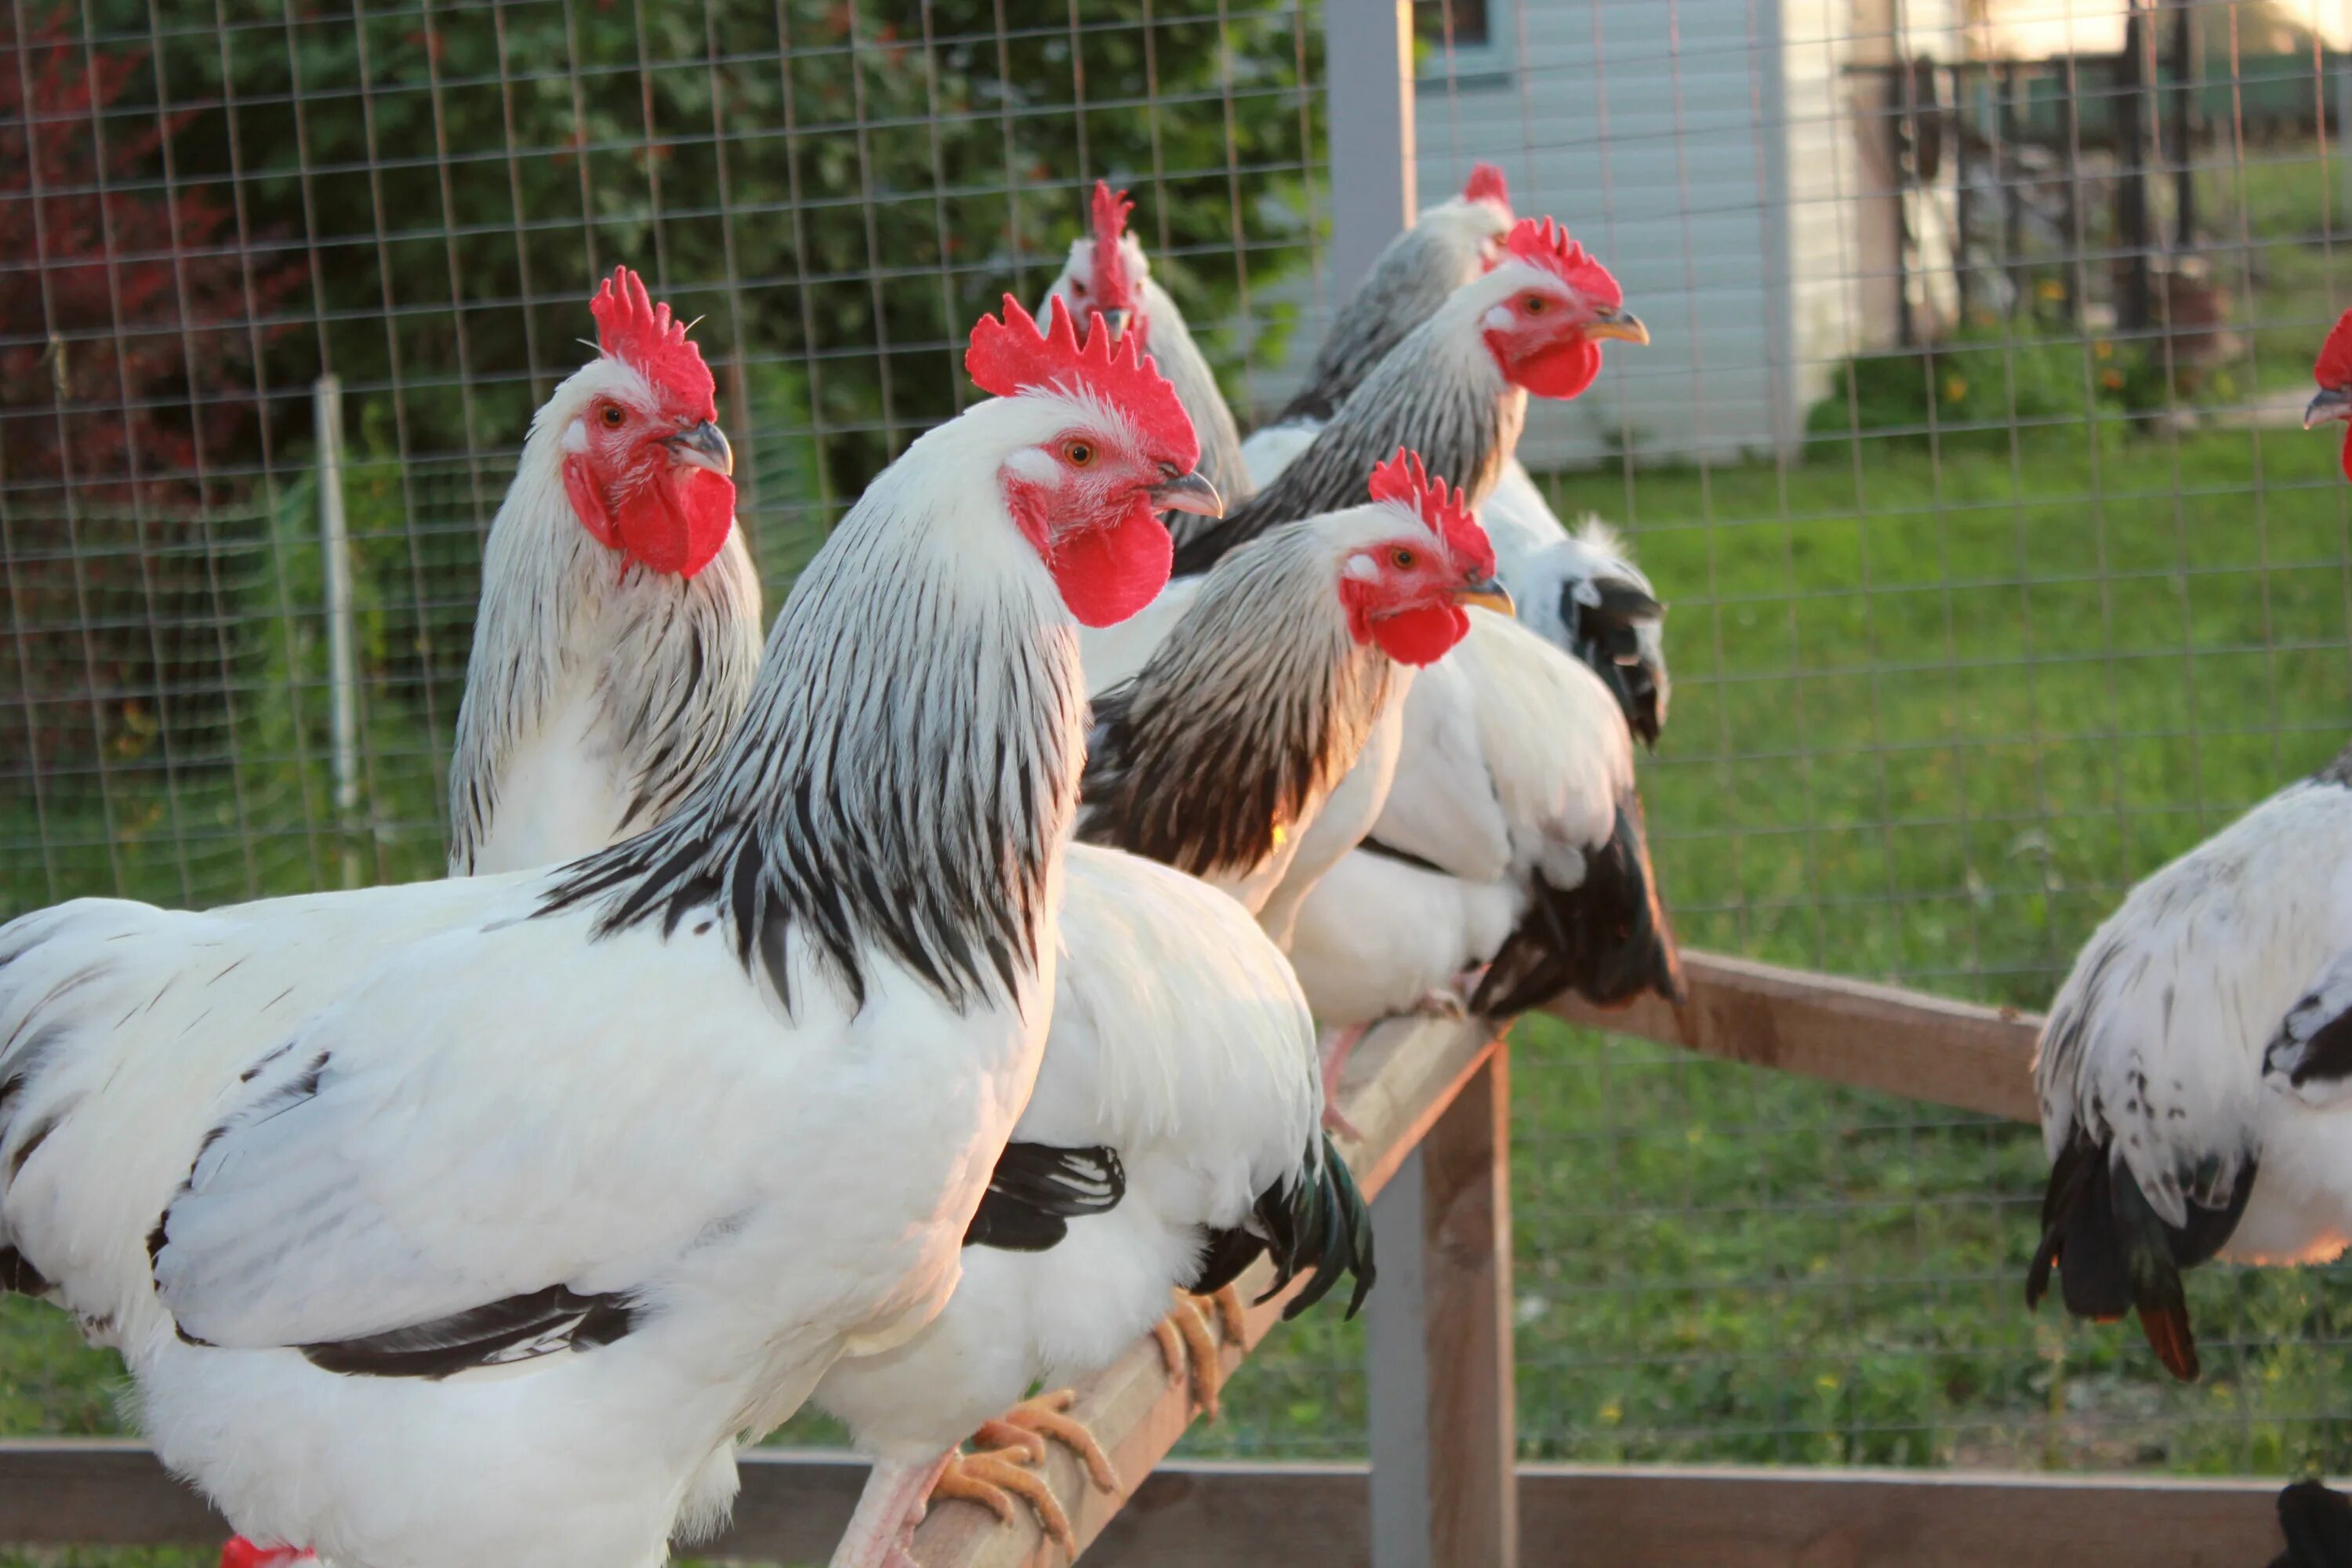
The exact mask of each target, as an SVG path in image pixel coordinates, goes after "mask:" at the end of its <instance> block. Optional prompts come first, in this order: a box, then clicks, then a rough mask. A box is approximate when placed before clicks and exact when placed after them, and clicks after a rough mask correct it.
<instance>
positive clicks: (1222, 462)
mask: <svg viewBox="0 0 2352 1568" xmlns="http://www.w3.org/2000/svg"><path fill="white" fill-rule="evenodd" d="M1134 210H1135V204H1134V203H1133V202H1130V201H1129V200H1128V199H1127V193H1126V192H1125V191H1113V190H1112V189H1111V188H1110V185H1109V183H1108V182H1107V181H1103V180H1097V181H1096V182H1095V194H1094V202H1093V205H1092V208H1091V210H1090V212H1089V215H1088V216H1089V218H1090V219H1091V222H1090V224H1089V226H1088V231H1087V233H1085V234H1083V235H1080V236H1079V237H1077V238H1076V239H1074V240H1072V241H1070V256H1069V259H1068V260H1067V261H1066V262H1064V263H1063V264H1062V270H1061V273H1060V275H1059V276H1058V277H1056V278H1055V279H1054V282H1053V286H1052V287H1051V288H1050V289H1047V290H1046V293H1045V299H1046V301H1047V303H1048V305H1050V304H1051V302H1052V301H1053V300H1056V299H1059V300H1063V301H1064V302H1066V304H1067V305H1068V306H1069V307H1070V309H1071V310H1072V311H1074V312H1075V313H1076V314H1079V315H1084V314H1085V313H1086V312H1087V310H1100V311H1101V312H1102V313H1103V319H1104V320H1105V321H1108V322H1109V323H1110V325H1111V328H1112V330H1113V331H1119V332H1129V331H1131V332H1134V333H1135V334H1136V335H1137V337H1138V339H1139V341H1140V342H1141V343H1142V345H1143V352H1144V353H1148V354H1150V356H1151V357H1152V359H1153V361H1154V362H1155V363H1158V364H1159V366H1160V374H1162V375H1164V376H1166V377H1167V378H1168V384H1169V385H1171V386H1172V387H1174V388H1175V389H1176V395H1177V397H1178V398H1179V399H1180V400H1181V402H1182V403H1183V405H1184V412H1185V413H1187V414H1189V415H1191V416H1192V428H1193V429H1195V430H1197V431H1199V432H1200V435H1201V472H1202V475H1204V476H1205V477H1206V478H1207V479H1208V480H1209V481H1210V482H1211V483H1212V484H1213V485H1215V486H1216V487H1217V493H1218V494H1219V495H1220V496H1222V497H1223V498H1224V501H1225V504H1226V505H1227V506H1232V505H1234V503H1236V502H1238V501H1243V500H1248V499H1249V497H1250V496H1251V494H1252V493H1253V492H1255V489H1257V487H1256V485H1255V484H1254V483H1253V482H1252V481H1251V479H1250V472H1249V467H1248V465H1247V464H1245V463H1244V462H1243V461H1242V437H1241V431H1240V430H1239V429H1238V428H1237V427H1236V426H1234V411H1233V408H1232V407H1231V405H1228V404H1227V403H1226V402H1225V395H1224V392H1223V389H1222V388H1221V387H1219V386H1218V385H1217V373H1216V372H1215V371H1214V370H1213V369H1211V368H1210V365H1209V362H1208V360H1207V358H1206V357H1205V356H1203V355H1202V353H1201V350H1200V346H1199V345H1198V344H1196V343H1194V342H1192V328H1191V326H1190V325H1188V324H1187V323H1186V321H1185V320H1184V312H1183V311H1182V310H1179V309H1178V308H1177V305H1176V301H1175V300H1174V299H1172V298H1171V296H1170V295H1169V292H1168V290H1167V289H1163V288H1161V287H1160V284H1159V282H1158V280H1157V279H1154V278H1153V277H1152V276H1151V259H1150V257H1148V256H1146V255H1145V254H1144V251H1143V245H1142V242H1141V241H1139V240H1138V239H1137V238H1136V237H1135V236H1133V235H1132V234H1129V232H1128V230H1127V215H1128V214H1129V213H1130V212H1133V211H1134ZM1198 526H1200V524H1199V523H1198V521H1196V520H1195V519H1193V518H1191V517H1177V518H1172V519H1170V520H1169V527H1170V529H1171V531H1173V532H1174V533H1175V535H1176V537H1177V538H1178V539H1180V540H1181V539H1183V538H1184V537H1186V536H1187V535H1188V534H1189V533H1190V532H1191V531H1192V530H1193V529H1194V528H1196V527H1198Z"/></svg>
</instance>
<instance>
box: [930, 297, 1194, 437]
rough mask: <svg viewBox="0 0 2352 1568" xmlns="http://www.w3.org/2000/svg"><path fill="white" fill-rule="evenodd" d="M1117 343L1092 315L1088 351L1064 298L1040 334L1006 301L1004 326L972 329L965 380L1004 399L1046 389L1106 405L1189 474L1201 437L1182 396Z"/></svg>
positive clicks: (985, 322) (1145, 357) (1130, 345)
mask: <svg viewBox="0 0 2352 1568" xmlns="http://www.w3.org/2000/svg"><path fill="white" fill-rule="evenodd" d="M1110 337H1111V334H1110V330H1109V329H1108V327H1106V326H1104V325H1103V319H1102V315H1101V313H1100V312H1099V311H1095V310H1089V311H1087V336H1086V341H1085V342H1083V343H1081V342H1079V341H1078V335H1077V329H1076V327H1074V326H1072V325H1071V323H1070V308H1069V306H1068V305H1067V304H1066V303H1064V302H1063V300H1062V298H1061V296H1060V295H1058V294H1057V295H1055V297H1054V299H1053V301H1052V313H1051V316H1050V318H1049V324H1048V325H1047V326H1046V328H1045V331H1043V332H1042V333H1041V332H1040V331H1038V329H1037V319H1036V318H1035V317H1034V316H1032V315H1031V314H1030V313H1029V312H1028V311H1027V310H1023V309H1022V307H1021V301H1020V300H1016V299H1014V298H1013V296H1012V295H1010V294H1007V295H1006V296H1005V297H1004V314H1003V318H1002V319H1000V318H998V317H995V316H982V318H981V319H980V324H979V325H977V326H975V327H973V328H972V330H971V344H970V346H969V347H967V348H966V349H965V350H964V354H963V368H964V373H965V374H968V375H970V376H971V379H972V380H973V381H974V382H976V383H977V384H979V385H980V388H981V390H982V391H983V392H989V393H993V394H994V395H997V396H999V397H1013V396H1017V395H1020V394H1021V393H1022V392H1024V391H1025V390H1027V389H1028V388H1031V387H1039V386H1045V387H1053V388H1055V389H1056V390H1058V391H1061V392H1065V393H1080V394H1085V395H1090V396H1093V397H1097V398H1099V399H1101V400H1102V401H1104V402H1106V403H1108V404H1110V405H1113V406H1114V407H1116V408H1118V410H1119V411H1120V412H1121V413H1123V414H1125V415H1126V416H1127V417H1128V419H1129V421H1131V422H1132V423H1133V424H1134V426H1136V428H1137V430H1138V431H1139V432H1140V433H1141V434H1142V435H1143V436H1144V437H1146V438H1147V439H1149V440H1153V441H1159V442H1164V443H1166V444H1167V445H1168V446H1169V447H1171V448H1172V449H1171V450H1169V451H1166V452H1163V453H1161V454H1159V455H1160V456H1161V457H1164V458H1167V459H1168V460H1170V461H1174V462H1181V463H1182V464H1183V466H1184V467H1185V468H1191V467H1192V465H1193V464H1194V463H1196V462H1198V461H1199V460H1200V457H1201V443H1200V437H1197V436H1196V435H1194V434H1193V431H1192V417H1191V416H1189V415H1187V414H1186V413H1185V412H1184V405H1183V404H1181V403H1180V402H1178V401H1177V398H1176V389H1175V388H1174V387H1172V386H1171V385H1169V384H1168V379H1167V378H1166V377H1165V376H1163V375H1161V374H1160V367H1159V366H1158V365H1157V364H1155V363H1152V359H1151V356H1150V354H1145V353H1138V352H1137V351H1136V346H1135V339H1134V338H1133V337H1132V336H1128V337H1122V338H1121V339H1120V340H1119V341H1118V344H1117V345H1116V346H1114V345H1113V344H1112V342H1111V341H1110Z"/></svg>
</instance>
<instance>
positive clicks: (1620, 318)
mask: <svg viewBox="0 0 2352 1568" xmlns="http://www.w3.org/2000/svg"><path fill="white" fill-rule="evenodd" d="M1584 335H1585V336H1586V337H1588V338H1614V339H1616V340H1617V341H1618V342H1623V343H1646V342H1649V341H1650V329H1649V328H1647V327H1645V326H1643V325H1642V318H1641V317H1639V316H1636V315H1634V314H1633V313H1632V312H1631V311H1628V310H1603V311H1602V312H1601V314H1599V315H1598V316H1595V317H1593V318H1592V321H1591V323H1590V324H1589V325H1587V326H1586V327H1585V329H1584Z"/></svg>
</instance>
